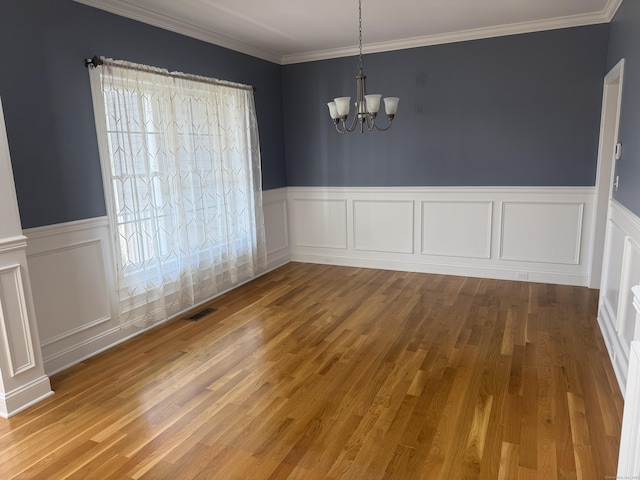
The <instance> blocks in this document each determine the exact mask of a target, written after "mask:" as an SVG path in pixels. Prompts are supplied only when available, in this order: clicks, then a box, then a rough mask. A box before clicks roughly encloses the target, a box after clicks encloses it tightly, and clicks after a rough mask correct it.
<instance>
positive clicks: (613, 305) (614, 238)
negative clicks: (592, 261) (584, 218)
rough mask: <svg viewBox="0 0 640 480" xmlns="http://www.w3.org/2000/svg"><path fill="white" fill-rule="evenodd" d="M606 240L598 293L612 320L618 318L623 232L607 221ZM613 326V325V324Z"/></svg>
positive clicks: (616, 225)
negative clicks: (600, 287) (601, 277)
mask: <svg viewBox="0 0 640 480" xmlns="http://www.w3.org/2000/svg"><path fill="white" fill-rule="evenodd" d="M608 224H609V228H608V229H607V238H606V252H605V260H606V261H605V262H604V271H603V279H602V290H601V292H600V295H601V298H602V300H603V301H604V302H605V305H604V307H605V308H606V309H607V310H608V313H609V315H610V316H611V318H612V319H614V321H615V319H616V318H617V317H618V300H619V298H620V282H621V280H622V257H623V253H624V244H625V236H626V235H625V232H624V231H623V230H622V229H621V228H620V226H619V225H618V224H616V223H615V222H613V221H609V222H608ZM614 325H615V324H614Z"/></svg>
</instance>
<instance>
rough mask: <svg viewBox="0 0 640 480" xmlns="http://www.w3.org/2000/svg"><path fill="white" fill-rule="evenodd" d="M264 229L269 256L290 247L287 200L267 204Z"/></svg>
mask: <svg viewBox="0 0 640 480" xmlns="http://www.w3.org/2000/svg"><path fill="white" fill-rule="evenodd" d="M263 210H264V228H265V235H266V237H267V254H271V253H274V252H278V251H280V250H282V249H285V248H287V247H288V246H289V241H288V234H287V203H286V201H285V200H279V201H275V202H270V203H265V204H264V205H263Z"/></svg>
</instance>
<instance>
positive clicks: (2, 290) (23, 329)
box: [0, 265, 36, 377]
mask: <svg viewBox="0 0 640 480" xmlns="http://www.w3.org/2000/svg"><path fill="white" fill-rule="evenodd" d="M0 331H1V336H2V350H3V351H4V353H5V354H6V356H7V357H6V360H7V362H8V365H9V368H10V372H9V373H10V375H11V376H12V377H15V376H16V375H18V374H19V373H22V372H24V371H27V370H29V369H31V368H33V367H35V365H36V363H35V353H34V351H33V344H32V341H31V329H30V327H29V314H28V312H27V300H26V298H25V294H24V286H23V283H22V275H21V274H20V265H15V266H11V267H7V268H3V269H1V270H0Z"/></svg>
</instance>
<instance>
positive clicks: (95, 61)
mask: <svg viewBox="0 0 640 480" xmlns="http://www.w3.org/2000/svg"><path fill="white" fill-rule="evenodd" d="M104 63H105V58H104V57H99V56H97V55H94V56H93V57H92V58H85V59H84V66H85V67H87V68H97V67H99V66H100V65H104ZM107 63H111V62H109V61H108V60H107ZM113 64H114V65H117V66H118V67H120V68H127V69H129V70H137V71H141V72H148V71H149V70H147V69H146V68H143V67H140V68H136V67H135V66H134V65H131V64H130V65H122V64H119V63H116V62H113ZM151 68H152V69H155V70H156V71H154V72H153V73H156V74H158V75H165V76H167V77H172V78H183V79H188V80H194V81H196V82H202V83H209V84H213V85H221V86H224V87H229V88H237V89H238V90H250V91H252V92H253V93H254V95H255V94H256V93H258V89H257V88H255V87H252V86H251V85H243V84H240V83H235V82H227V81H224V80H218V79H215V78H209V77H203V76H201V75H190V74H186V73H180V72H169V71H167V70H163V69H159V68H156V67H151Z"/></svg>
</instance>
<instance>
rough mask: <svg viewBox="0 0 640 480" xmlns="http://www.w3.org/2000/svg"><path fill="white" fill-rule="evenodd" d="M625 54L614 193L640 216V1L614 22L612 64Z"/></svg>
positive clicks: (631, 0)
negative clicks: (617, 181)
mask: <svg viewBox="0 0 640 480" xmlns="http://www.w3.org/2000/svg"><path fill="white" fill-rule="evenodd" d="M621 58H624V59H625V66H624V84H623V86H622V111H621V114H620V136H619V139H620V142H621V143H622V145H623V148H622V151H623V157H622V159H621V160H620V161H619V162H617V165H616V174H617V175H619V176H620V188H619V190H618V191H617V192H614V194H613V196H614V198H615V199H616V200H618V201H619V202H621V203H622V204H623V205H624V206H626V207H627V208H628V209H629V210H631V211H632V212H633V213H635V214H636V215H639V216H640V2H639V1H637V0H625V1H624V2H623V3H622V5H621V6H620V9H619V10H618V12H617V14H616V16H615V17H614V19H613V21H612V22H611V36H610V39H609V56H608V61H607V64H608V67H609V68H611V67H613V66H614V65H615V64H616V63H618V61H619V60H620V59H621Z"/></svg>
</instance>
